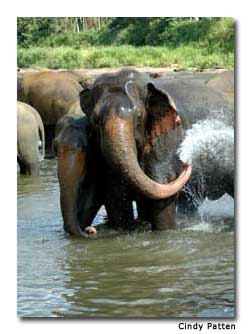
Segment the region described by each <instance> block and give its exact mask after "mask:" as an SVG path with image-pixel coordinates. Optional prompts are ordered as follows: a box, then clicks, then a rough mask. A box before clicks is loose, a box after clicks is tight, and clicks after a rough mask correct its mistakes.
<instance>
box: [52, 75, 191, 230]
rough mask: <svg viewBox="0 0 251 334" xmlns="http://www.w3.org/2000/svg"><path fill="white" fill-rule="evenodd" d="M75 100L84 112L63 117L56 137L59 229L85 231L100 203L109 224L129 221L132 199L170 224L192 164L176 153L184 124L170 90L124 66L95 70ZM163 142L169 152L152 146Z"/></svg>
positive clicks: (159, 222) (157, 223)
mask: <svg viewBox="0 0 251 334" xmlns="http://www.w3.org/2000/svg"><path fill="white" fill-rule="evenodd" d="M80 105H81V108H82V110H83V112H84V113H85V114H86V116H84V117H82V118H78V116H77V118H76V117H75V116H72V117H71V116H69V117H67V116H66V117H65V118H64V119H62V124H60V123H61V122H60V123H59V131H58V135H57V137H56V138H55V141H54V144H55V147H56V150H57V155H58V176H59V183H60V201H61V210H62V215H63V219H64V228H65V231H66V232H68V233H70V234H71V235H76V236H85V231H86V228H88V226H90V225H91V223H92V221H93V219H94V217H95V215H96V213H97V211H98V209H99V208H100V206H101V205H102V204H104V205H105V207H106V211H107V215H108V219H109V223H110V225H111V226H113V227H114V228H126V229H130V228H132V227H133V224H134V214H133V207H132V202H133V201H136V202H137V207H138V213H139V217H140V219H145V220H147V221H150V222H151V223H152V228H153V229H167V228H170V227H173V226H174V224H175V211H176V210H175V209H176V201H177V195H176V194H177V192H179V191H180V189H181V188H182V187H183V186H184V184H185V183H186V182H187V181H188V179H189V176H190V173H191V168H190V167H189V166H186V167H185V168H184V170H183V172H182V169H183V168H182V164H181V162H180V161H179V159H178V157H177V154H176V151H177V147H178V144H179V143H180V141H181V140H182V138H183V137H182V136H183V129H182V127H181V126H180V118H179V116H178V114H177V112H176V109H175V105H174V103H173V101H172V98H171V97H170V95H169V93H168V92H167V91H166V90H163V89H162V90H161V89H157V88H156V87H155V86H154V84H152V83H151V82H150V80H149V77H146V76H144V75H142V74H139V73H138V72H136V71H132V70H122V71H119V72H117V73H113V74H104V75H101V76H100V77H98V78H97V79H96V80H95V82H94V84H93V85H92V86H91V87H90V88H89V89H85V90H83V91H82V92H81V94H80ZM162 146H164V147H166V146H168V151H169V153H168V157H167V156H166V154H165V156H163V155H162V154H161V152H160V154H158V151H159V147H162ZM159 164H160V165H162V164H163V166H165V168H163V166H162V167H161V166H158V165H159ZM163 172H164V173H165V175H164V176H165V177H164V178H163V177H162V175H161V174H162V173H163ZM181 172H182V173H181ZM180 173H181V174H180ZM148 175H149V176H148ZM149 204H150V205H153V206H154V205H155V204H156V205H155V206H154V207H153V206H152V208H153V209H152V211H149V210H148V207H146V206H148V205H149Z"/></svg>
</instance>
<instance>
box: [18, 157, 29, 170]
mask: <svg viewBox="0 0 251 334" xmlns="http://www.w3.org/2000/svg"><path fill="white" fill-rule="evenodd" d="M17 162H18V164H19V169H20V174H27V168H26V164H25V163H24V162H23V161H22V160H21V159H20V158H19V157H17Z"/></svg>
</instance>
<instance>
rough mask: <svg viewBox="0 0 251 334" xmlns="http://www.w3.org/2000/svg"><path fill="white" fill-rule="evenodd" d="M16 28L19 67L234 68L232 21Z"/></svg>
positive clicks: (31, 21) (85, 21) (49, 23)
mask: <svg viewBox="0 0 251 334" xmlns="http://www.w3.org/2000/svg"><path fill="white" fill-rule="evenodd" d="M17 25H18V31H17V43H18V66H19V67H28V66H37V67H47V68H54V69H56V68H77V67H86V68H101V67H117V66H132V65H135V66H153V67H159V66H171V65H173V64H175V66H177V67H178V68H181V67H182V68H191V67H199V68H206V67H229V66H233V64H234V20H233V19H232V18H200V19H199V20H198V19H196V20H195V19H194V18H177V17H174V18H168V17H153V18H152V17H138V18H132V17H130V18H128V17H117V18H116V17H115V18H48V17H45V18H29V17H28V18H23V17H20V18H18V20H17ZM86 25H88V28H86ZM76 29H77V30H76ZM81 29H82V30H81Z"/></svg>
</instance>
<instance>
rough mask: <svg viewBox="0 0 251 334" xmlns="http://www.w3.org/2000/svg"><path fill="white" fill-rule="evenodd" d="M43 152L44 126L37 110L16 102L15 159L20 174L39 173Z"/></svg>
mask: <svg viewBox="0 0 251 334" xmlns="http://www.w3.org/2000/svg"><path fill="white" fill-rule="evenodd" d="M44 154H45V135H44V127H43V123H42V120H41V117H40V116H39V114H38V112H37V111H36V110H35V109H34V108H33V107H31V106H29V105H28V104H25V103H23V102H17V160H18V164H19V167H20V174H29V175H37V174H39V162H40V161H41V160H43V158H44Z"/></svg>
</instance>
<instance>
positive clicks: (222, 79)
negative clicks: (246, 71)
mask: <svg viewBox="0 0 251 334" xmlns="http://www.w3.org/2000/svg"><path fill="white" fill-rule="evenodd" d="M206 84H207V86H208V87H212V88H214V89H216V90H219V91H220V92H222V93H223V94H224V96H225V97H226V98H227V99H229V100H230V102H231V103H232V104H234V71H233V70H227V71H224V72H222V73H221V74H220V75H217V76H215V77H213V78H211V79H210V80H208V81H207V83H206Z"/></svg>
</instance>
